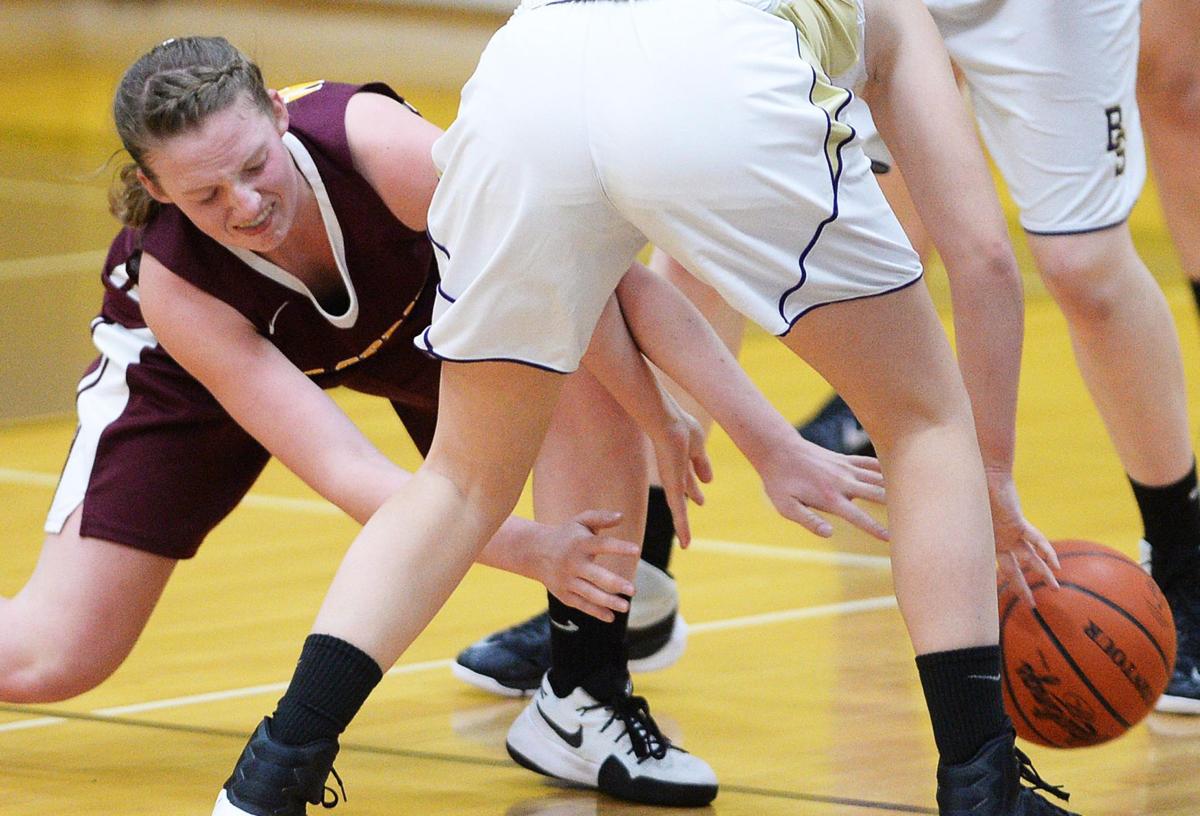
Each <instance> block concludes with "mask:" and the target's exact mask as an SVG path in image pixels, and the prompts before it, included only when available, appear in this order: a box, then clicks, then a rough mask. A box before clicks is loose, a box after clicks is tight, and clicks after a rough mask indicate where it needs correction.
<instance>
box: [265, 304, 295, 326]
mask: <svg viewBox="0 0 1200 816" xmlns="http://www.w3.org/2000/svg"><path fill="white" fill-rule="evenodd" d="M289 303H291V301H290V300H285V301H284V302H283V304H282V305H280V307H279V308H278V309H276V310H275V314H273V315H271V322H270V323H268V324H267V334H274V333H275V320H276V319H277V318H278V317H279V313H280V312H282V311H283V310H284V309H286V308H287V306H288V304H289Z"/></svg>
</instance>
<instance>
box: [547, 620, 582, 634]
mask: <svg viewBox="0 0 1200 816" xmlns="http://www.w3.org/2000/svg"><path fill="white" fill-rule="evenodd" d="M550 625H551V626H553V627H554V628H555V629H558V630H559V631H561V632H578V631H579V624H578V623H576V622H575V621H567V622H566V623H559V622H558V621H556V620H555V619H554V618H551V619H550Z"/></svg>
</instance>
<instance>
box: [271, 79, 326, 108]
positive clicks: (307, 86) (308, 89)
mask: <svg viewBox="0 0 1200 816" xmlns="http://www.w3.org/2000/svg"><path fill="white" fill-rule="evenodd" d="M324 87H325V80H323V79H317V80H313V81H312V82H302V83H300V84H299V85H288V86H287V87H286V88H280V89H279V95H280V96H282V97H283V101H284V102H285V103H287V104H291V103H292V102H295V101H296V100H297V99H303V98H304V97H306V96H308V95H309V94H310V93H315V92H316V91H319V90H321V89H322V88H324Z"/></svg>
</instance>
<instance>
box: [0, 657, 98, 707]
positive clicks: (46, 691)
mask: <svg viewBox="0 0 1200 816" xmlns="http://www.w3.org/2000/svg"><path fill="white" fill-rule="evenodd" d="M119 665H120V661H112V660H106V659H103V658H93V657H89V654H88V650H87V649H86V648H82V647H80V648H76V644H64V645H58V644H56V645H54V646H50V645H48V644H40V645H39V646H38V647H36V648H34V649H29V650H21V651H20V652H19V653H18V652H14V651H13V650H10V649H7V648H5V649H0V700H4V701H5V702H9V703H53V702H59V701H61V700H68V699H70V698H72V697H77V696H78V695H80V694H83V693H84V692H85V691H90V690H92V689H93V688H95V687H96V686H98V685H100V683H101V682H103V681H104V680H106V679H107V678H108V677H110V676H111V675H112V673H113V672H114V671H116V669H117V666H119Z"/></svg>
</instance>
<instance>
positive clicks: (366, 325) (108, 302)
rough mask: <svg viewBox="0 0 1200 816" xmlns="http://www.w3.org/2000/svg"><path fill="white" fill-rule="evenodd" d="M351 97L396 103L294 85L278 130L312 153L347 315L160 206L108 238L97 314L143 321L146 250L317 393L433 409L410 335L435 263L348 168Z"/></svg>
mask: <svg viewBox="0 0 1200 816" xmlns="http://www.w3.org/2000/svg"><path fill="white" fill-rule="evenodd" d="M358 92H370V93H379V94H383V95H385V96H389V97H391V98H393V99H396V100H397V101H403V100H401V98H400V97H399V96H398V95H397V94H396V93H395V92H394V91H392V90H391V89H390V88H388V87H387V86H386V85H382V84H370V85H345V84H340V83H330V82H320V83H312V84H311V85H308V86H304V87H303V88H300V89H296V90H294V91H293V95H294V97H295V98H294V99H293V100H292V101H290V102H289V104H288V112H289V115H290V124H289V128H288V133H289V134H290V135H291V137H295V139H296V140H298V142H299V144H300V145H302V146H303V149H304V152H306V153H307V156H308V157H310V158H311V167H310V169H314V170H315V172H316V173H317V174H318V175H319V179H320V182H321V185H320V186H323V188H324V191H325V194H326V195H327V198H326V199H325V201H324V204H323V210H324V209H325V208H326V207H330V206H331V208H332V212H333V214H334V216H335V217H336V222H337V225H338V226H339V227H340V230H341V233H342V238H343V240H342V245H343V246H344V252H345V268H346V273H347V275H348V282H347V289H348V290H349V292H348V294H349V296H350V297H349V300H350V304H351V305H350V307H349V309H348V310H347V311H346V313H345V314H342V315H327V314H326V313H324V312H323V310H321V309H319V308H318V307H317V305H316V304H314V302H313V301H312V300H311V299H310V298H309V296H308V295H307V294H306V293H303V292H299V291H296V290H295V289H293V288H290V287H289V286H287V285H285V283H284V282H281V281H279V280H275V279H272V278H271V277H268V276H267V275H265V274H263V272H262V271H259V270H256V269H254V268H252V266H251V265H249V264H248V262H247V261H246V260H245V259H243V258H240V257H239V256H238V254H237V251H236V250H230V249H229V248H227V247H225V246H223V245H222V244H220V243H218V242H217V241H214V240H213V239H211V238H209V237H208V236H207V235H205V234H203V233H202V232H201V231H200V230H198V229H197V228H196V227H195V226H194V225H193V224H192V223H191V222H190V221H188V219H187V218H186V217H185V216H184V215H183V214H182V213H181V212H180V211H179V210H178V209H177V208H176V207H174V206H170V205H168V206H164V207H162V208H161V210H160V211H159V212H158V213H157V214H156V216H155V217H154V219H153V220H152V221H151V222H150V224H149V225H147V226H146V227H145V229H144V230H141V231H133V230H123V231H122V232H121V234H120V235H118V236H117V238H116V240H115V241H114V242H113V245H112V248H111V250H110V253H109V258H108V262H107V263H106V265H105V275H104V280H105V284H106V287H107V291H106V294H105V302H104V311H103V316H104V317H105V318H106V319H110V320H115V321H117V322H120V323H121V324H123V325H126V326H131V327H133V326H143V325H145V324H144V322H142V318H141V313H140V310H139V309H138V308H137V304H136V303H135V302H133V301H132V298H130V297H129V294H130V290H131V287H132V286H133V285H134V284H133V283H132V282H136V265H137V259H138V250H139V248H140V249H144V250H145V251H146V252H148V253H150V254H151V255H153V256H154V257H155V258H157V259H158V260H159V261H160V262H162V264H163V265H164V266H166V268H167V269H169V270H170V271H171V272H173V273H175V274H176V275H179V276H180V277H181V278H183V279H185V280H187V281H188V282H189V283H191V284H193V285H194V286H196V287H198V288H199V289H202V290H203V291H205V292H207V293H208V294H210V295H212V296H213V297H215V298H217V299H219V300H221V301H223V302H225V303H227V304H228V305H230V306H231V307H233V308H234V309H236V310H237V311H238V312H240V313H241V314H242V315H244V316H245V317H246V319H248V320H249V321H250V322H251V323H253V324H254V326H255V327H256V328H257V329H258V331H259V332H260V333H262V335H263V336H264V337H267V338H268V339H270V341H271V342H272V343H273V344H274V345H275V346H277V347H278V348H279V350H280V351H282V352H283V354H284V356H286V357H287V358H288V360H290V361H291V362H292V363H294V364H295V365H296V367H297V368H299V369H300V370H301V371H303V372H305V373H306V374H308V375H309V376H310V377H311V378H312V379H313V380H314V382H316V383H317V384H318V385H320V386H321V387H323V388H330V387H333V386H336V385H345V386H348V387H350V388H353V389H355V390H359V391H364V392H367V393H371V394H377V395H379V396H384V397H387V398H389V399H391V400H393V401H397V402H400V403H403V404H405V405H409V406H413V407H420V408H425V409H429V410H432V409H433V408H434V407H435V406H436V402H437V397H436V365H434V366H433V368H432V369H431V363H430V361H429V360H428V358H426V357H425V355H423V354H421V353H420V352H419V351H417V350H416V348H415V347H414V346H413V344H412V337H413V336H414V334H415V333H416V332H417V331H418V330H419V329H421V328H424V326H426V325H428V323H429V315H430V313H431V309H432V304H433V296H434V290H435V288H436V286H437V273H436V262H435V260H434V258H433V254H432V251H431V247H430V244H429V241H428V238H427V237H426V235H425V234H424V233H423V232H417V231H415V230H412V229H410V228H409V227H407V226H405V225H404V224H403V223H401V222H400V221H399V220H398V219H397V218H396V217H395V215H393V214H392V212H391V211H390V210H389V209H388V208H387V205H386V204H384V202H383V200H382V199H381V198H380V197H379V195H378V194H377V193H376V192H375V190H374V189H373V188H372V187H371V185H370V184H368V183H367V181H366V180H365V179H364V178H363V177H362V176H361V175H359V174H358V173H357V172H356V171H355V169H354V166H353V163H352V161H351V156H350V147H349V143H348V141H347V138H346V123H345V118H346V105H347V103H348V102H349V100H350V98H351V97H352V96H353V95H354V94H355V93H358ZM286 96H287V92H285V98H286ZM285 141H287V137H285ZM289 149H292V152H293V155H294V157H295V158H296V159H297V164H298V165H299V166H301V169H302V170H303V169H304V167H305V166H306V165H305V163H304V162H302V161H301V160H300V157H299V156H296V153H297V151H296V150H295V149H294V147H293V146H292V145H289ZM316 189H317V186H316V185H314V190H316ZM317 192H318V199H319V200H320V199H322V195H321V194H320V191H317ZM254 260H255V259H251V261H250V262H251V263H253V262H254ZM131 261H132V263H131ZM114 273H115V274H114ZM131 281H132V282H131ZM431 371H432V372H433V373H432V375H431V373H430V372H431ZM431 383H432V387H431Z"/></svg>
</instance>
